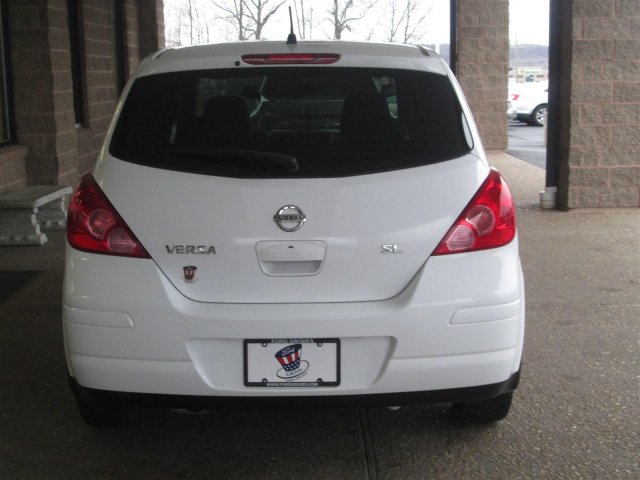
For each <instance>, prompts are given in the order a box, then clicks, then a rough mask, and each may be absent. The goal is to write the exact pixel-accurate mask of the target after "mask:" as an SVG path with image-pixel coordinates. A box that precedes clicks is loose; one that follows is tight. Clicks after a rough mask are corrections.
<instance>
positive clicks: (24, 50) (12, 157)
mask: <svg viewBox="0 0 640 480" xmlns="http://www.w3.org/2000/svg"><path fill="white" fill-rule="evenodd" d="M4 1H5V5H4V6H5V7H6V13H7V24H8V40H9V45H10V46H9V56H10V76H11V83H12V85H13V98H14V102H13V103H14V105H15V107H14V109H13V111H14V119H15V144H14V145H9V146H4V147H2V148H0V193H2V192H4V191H10V190H15V189H18V188H21V187H23V186H25V185H27V184H68V185H75V184H76V183H77V181H78V179H79V178H80V176H82V175H83V174H84V173H86V172H88V171H90V170H91V169H92V168H93V165H94V163H95V161H96V159H97V156H98V152H99V150H100V148H101V145H102V141H103V139H104V135H105V132H106V130H107V128H108V125H109V122H110V120H111V116H112V114H113V111H114V109H115V105H116V102H117V99H118V96H119V93H120V87H121V85H120V84H121V82H120V81H119V78H118V75H119V73H120V72H119V69H122V68H123V66H124V68H125V69H126V72H124V76H125V78H126V76H128V74H129V72H131V71H133V69H135V67H136V66H137V64H138V63H139V61H140V60H141V59H142V58H143V57H144V56H145V55H147V54H149V53H151V52H152V51H154V50H156V49H158V48H161V47H162V46H163V45H164V35H163V34H162V31H163V29H164V25H163V17H162V0H125V1H124V2H121V1H120V0H77V12H78V17H77V18H78V24H79V37H80V42H78V43H79V45H78V48H79V56H80V71H81V82H80V84H79V85H78V87H77V88H81V89H82V99H83V101H82V103H83V104H82V111H83V119H82V122H81V123H80V124H77V123H76V120H77V118H76V115H75V110H74V84H73V78H72V73H71V69H72V62H71V56H70V46H71V40H70V36H69V16H68V11H67V5H68V2H67V1H66V0H4ZM118 8H119V9H121V10H120V11H119V12H118V11H116V10H115V9H118ZM118 15H119V17H120V22H121V24H120V25H117V21H118ZM141 18H144V19H145V21H143V22H141V21H140V19H141ZM116 35H121V36H122V37H124V38H121V39H120V40H121V41H120V43H118V41H117V40H118V39H117V37H116ZM118 46H120V47H121V49H120V51H118ZM118 55H123V56H124V59H123V61H120V62H118Z"/></svg>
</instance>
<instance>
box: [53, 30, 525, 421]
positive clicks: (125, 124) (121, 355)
mask: <svg viewBox="0 0 640 480" xmlns="http://www.w3.org/2000/svg"><path fill="white" fill-rule="evenodd" d="M67 239H68V246H67V251H66V269H65V280H64V292H63V304H64V307H63V324H64V338H65V347H66V357H67V363H68V370H69V376H70V380H71V385H72V389H73V392H74V393H75V396H76V399H77V403H78V407H79V410H80V413H81V414H82V417H83V418H84V420H85V421H86V422H87V423H88V424H91V425H108V424H113V423H118V422H120V421H122V420H123V419H124V418H125V417H126V415H125V414H126V412H127V408H128V406H130V405H158V406H165V407H171V408H188V409H204V408H211V407H215V406H234V407H236V406H242V405H254V406H258V407H263V406H266V405H272V404H274V403H277V404H280V403H300V404H305V403H314V404H323V405H324V404H332V403H341V404H383V405H400V404H403V403H424V402H438V403H442V402H451V403H453V406H454V408H453V409H452V411H453V412H454V414H456V415H457V416H458V417H459V418H462V419H465V420H469V421H495V420H500V419H502V418H504V417H505V416H506V415H507V413H508V411H509V407H510V405H511V399H512V395H513V391H514V390H515V388H516V387H517V385H518V379H519V374H520V364H521V358H522V348H523V336H524V316H525V314H524V311H525V303H524V283H523V279H522V270H521V266H520V258H519V252H518V237H517V232H516V223H515V207H514V202H513V199H512V197H511V194H510V192H509V188H508V187H507V185H506V183H505V181H504V180H503V178H502V177H501V176H500V174H499V173H498V172H497V171H495V170H493V169H492V168H491V167H490V166H489V164H488V163H487V159H486V157H485V153H484V151H483V148H482V145H481V142H480V138H479V136H478V132H477V129H476V126H475V124H474V122H473V118H472V115H471V112H470V110H469V107H468V106H467V103H466V101H465V99H464V98H463V95H462V92H461V89H460V87H459V86H458V84H457V82H456V80H455V79H454V77H453V75H452V73H451V71H450V70H449V68H448V67H447V65H446V64H445V62H444V61H443V60H442V59H441V58H440V57H439V56H438V55H437V54H436V53H434V52H433V51H430V50H427V49H424V48H422V47H415V46H413V47H412V46H399V45H386V44H368V43H349V42H300V43H297V44H293V45H291V44H289V45H285V43H284V42H282V43H280V42H257V43H250V42H245V43H236V44H226V45H210V46H199V47H189V48H181V49H175V50H172V49H167V50H163V51H160V52H158V53H157V54H155V55H154V56H152V57H151V58H149V59H147V60H146V61H144V62H143V63H142V64H141V65H140V67H139V68H138V70H137V71H136V72H135V74H134V75H133V77H132V79H131V81H130V82H129V84H128V86H127V87H126V89H125V92H124V94H123V100H122V102H121V103H120V104H119V105H118V108H117V111H116V114H115V116H114V119H113V122H112V126H111V128H110V130H109V132H108V135H107V137H106V140H105V146H104V148H103V150H102V153H101V155H100V158H99V160H98V163H97V165H96V168H95V171H94V172H93V173H92V174H89V175H87V176H86V177H84V179H83V180H82V182H81V184H80V186H79V187H78V189H77V190H76V192H75V194H74V197H73V199H72V202H71V205H70V208H69V218H68V225H67Z"/></svg>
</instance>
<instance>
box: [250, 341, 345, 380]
mask: <svg viewBox="0 0 640 480" xmlns="http://www.w3.org/2000/svg"><path fill="white" fill-rule="evenodd" d="M305 347H306V348H305ZM277 355H279V357H278V356H277ZM243 357H244V358H243V361H244V385H245V387H263V388H296V387H297V388H305V387H306V388H321V387H337V386H339V385H340V339H339V338H259V339H245V340H244V342H243ZM296 362H297V363H296Z"/></svg>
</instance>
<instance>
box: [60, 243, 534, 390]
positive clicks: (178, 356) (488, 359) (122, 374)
mask: <svg viewBox="0 0 640 480" xmlns="http://www.w3.org/2000/svg"><path fill="white" fill-rule="evenodd" d="M517 249H518V244H517V241H514V242H512V243H511V244H509V245H507V246H506V247H502V248H498V249H495V250H488V251H481V252H473V253H468V254H460V255H449V256H444V257H433V258H431V259H429V261H428V262H427V264H426V265H425V266H424V267H423V268H422V269H421V270H420V272H419V274H418V275H416V277H415V278H414V279H413V281H412V282H411V283H410V285H409V286H408V287H407V288H406V289H405V290H404V291H403V292H402V293H401V294H399V295H398V296H396V297H394V298H391V299H388V300H385V301H374V302H348V303H345V302H335V303H315V304H307V305H303V304H296V303H288V304H218V303H203V302H196V301H193V300H189V299H187V298H185V297H184V296H183V295H182V294H180V293H179V292H178V291H177V290H176V289H175V288H174V286H173V285H172V283H171V282H170V281H169V280H168V279H167V277H166V276H165V275H164V274H163V273H162V272H161V271H160V270H159V269H158V267H157V266H156V265H155V263H154V262H153V261H152V260H144V259H135V260H132V259H126V258H110V257H105V256H101V255H94V254H89V253H84V252H79V251H76V250H74V249H72V248H70V247H69V248H68V251H67V265H66V268H67V270H66V272H67V273H66V276H65V282H64V291H65V302H64V303H65V305H64V310H63V318H64V330H65V341H66V345H67V358H68V361H69V366H70V371H71V374H72V375H73V376H74V377H75V378H76V379H77V380H78V381H79V382H80V384H82V385H84V386H87V387H91V388H98V389H107V390H114V391H124V392H132V391H135V392H144V393H163V394H171V393H174V394H175V393H180V394H183V395H205V396H218V395H233V396H265V395H266V396H279V395H280V396H281V395H309V394H311V395H338V394H340V395H349V394H358V393H391V392H412V391H421V390H437V389H448V388H461V387H469V386H475V385H486V384H492V383H497V382H501V381H504V380H506V379H508V378H509V377H510V376H511V375H512V374H514V373H515V372H517V371H518V369H519V366H520V361H521V356H522V339H523V335H524V323H523V319H524V292H523V283H522V280H521V268H520V263H519V260H518V257H517V255H515V254H516V253H517ZM96 272H100V274H99V275H96ZM452 272H453V273H452ZM123 278H126V279H127V281H126V282H123V281H122V279H123ZM133 288H135V290H134V292H133V293H132V289H133ZM327 337H338V338H340V339H341V340H342V383H341V385H340V386H339V387H336V388H326V389H324V388H296V389H293V390H291V389H273V390H272V389H265V388H247V387H244V385H243V376H242V368H243V358H242V341H243V340H244V339H245V338H327ZM274 366H275V361H274Z"/></svg>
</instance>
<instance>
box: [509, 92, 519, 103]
mask: <svg viewBox="0 0 640 480" xmlns="http://www.w3.org/2000/svg"><path fill="white" fill-rule="evenodd" d="M519 98H520V95H519V94H517V93H512V94H511V101H512V102H515V101H516V100H518V99H519Z"/></svg>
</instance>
